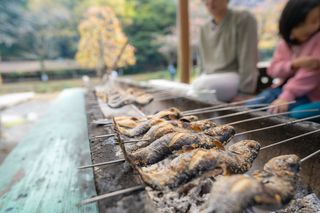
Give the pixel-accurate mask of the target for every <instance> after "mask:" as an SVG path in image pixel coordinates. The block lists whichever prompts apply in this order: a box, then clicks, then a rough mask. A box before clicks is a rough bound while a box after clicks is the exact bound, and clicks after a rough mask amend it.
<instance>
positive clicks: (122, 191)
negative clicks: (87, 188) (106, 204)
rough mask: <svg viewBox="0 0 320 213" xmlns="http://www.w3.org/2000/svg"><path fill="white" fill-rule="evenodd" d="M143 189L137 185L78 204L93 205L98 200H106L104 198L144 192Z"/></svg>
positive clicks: (142, 186) (143, 187)
mask: <svg viewBox="0 0 320 213" xmlns="http://www.w3.org/2000/svg"><path fill="white" fill-rule="evenodd" d="M144 189H145V186H144V185H138V186H134V187H130V188H127V189H122V190H118V191H115V192H110V193H107V194H103V195H99V196H96V197H92V198H89V199H86V200H83V201H81V202H80V205H86V204H89V203H94V202H97V201H99V200H103V199H106V198H110V197H115V196H117V195H122V194H126V193H129V192H136V191H141V190H144Z"/></svg>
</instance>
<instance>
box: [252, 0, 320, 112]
mask: <svg viewBox="0 0 320 213" xmlns="http://www.w3.org/2000/svg"><path fill="white" fill-rule="evenodd" d="M279 30H280V35H281V37H282V40H281V41H280V43H279V44H278V46H277V48H276V51H275V53H274V56H273V59H272V62H271V66H270V67H269V69H268V74H269V75H270V76H271V77H273V78H280V79H281V80H282V82H283V84H282V85H280V86H278V87H274V88H270V89H267V90H265V91H263V92H262V93H261V94H260V95H259V96H261V97H265V98H264V99H263V100H259V101H251V102H250V103H248V105H249V104H258V103H271V104H272V105H274V106H275V107H273V108H271V109H270V110H269V111H270V112H271V113H280V112H286V111H288V110H289V111H296V110H302V109H320V102H319V101H320V3H319V1H318V0H306V1H301V0H289V1H288V3H287V5H286V6H285V8H284V10H283V12H282V15H281V18H280V23H279ZM294 100H295V101H296V103H294V104H290V105H289V104H288V102H290V101H294ZM277 105H281V106H277ZM315 114H320V112H319V111H318V112H309V113H292V114H291V115H290V117H294V118H303V117H307V116H312V115H315Z"/></svg>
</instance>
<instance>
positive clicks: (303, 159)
mask: <svg viewBox="0 0 320 213" xmlns="http://www.w3.org/2000/svg"><path fill="white" fill-rule="evenodd" d="M319 153H320V149H319V150H318V151H316V152H314V153H312V154H310V155H308V156H307V157H305V158H302V159H301V160H300V163H303V162H305V161H306V160H308V159H310V158H312V157H313V156H315V155H317V154H319Z"/></svg>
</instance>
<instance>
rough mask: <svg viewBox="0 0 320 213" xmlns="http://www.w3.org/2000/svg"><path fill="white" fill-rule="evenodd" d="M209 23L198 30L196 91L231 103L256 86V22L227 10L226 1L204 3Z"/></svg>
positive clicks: (252, 90) (250, 91)
mask: <svg viewBox="0 0 320 213" xmlns="http://www.w3.org/2000/svg"><path fill="white" fill-rule="evenodd" d="M203 3H204V4H205V6H206V8H207V10H208V12H209V14H210V15H211V20H210V21H209V22H207V23H206V24H205V25H204V26H202V27H201V29H200V37H199V55H198V65H199V69H200V73H201V75H200V76H199V77H198V78H197V79H196V80H195V81H194V82H193V87H194V89H196V90H216V92H217V98H218V99H219V100H221V101H230V100H231V99H233V98H234V97H235V96H236V95H237V94H238V93H239V92H240V93H244V94H245V93H254V92H255V90H256V85H257V77H258V71H257V61H258V50H257V49H258V48H257V46H258V41H257V40H258V38H257V37H258V36H257V21H256V19H255V18H254V16H253V15H252V14H251V13H249V12H248V11H243V10H242V11H240V10H234V9H231V8H228V3H229V1H228V0H203Z"/></svg>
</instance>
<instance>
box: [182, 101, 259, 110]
mask: <svg viewBox="0 0 320 213" xmlns="http://www.w3.org/2000/svg"><path fill="white" fill-rule="evenodd" d="M263 99H265V97H258V98H251V99H248V100H244V101H236V102H232V103H228V104H219V105H216V106H211V107H204V108H199V109H192V110H186V111H183V112H182V113H189V112H197V111H199V110H200V111H201V110H208V109H218V108H223V107H230V106H236V105H240V104H244V103H247V102H249V101H258V100H263Z"/></svg>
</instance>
